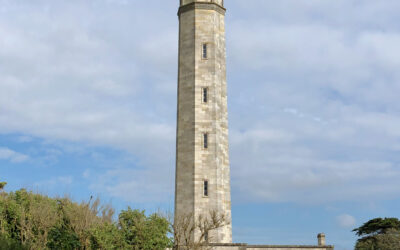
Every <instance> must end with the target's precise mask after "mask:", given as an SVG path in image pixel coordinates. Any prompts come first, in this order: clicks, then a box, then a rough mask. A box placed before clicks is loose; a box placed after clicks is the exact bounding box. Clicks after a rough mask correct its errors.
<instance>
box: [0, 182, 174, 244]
mask: <svg viewBox="0 0 400 250" xmlns="http://www.w3.org/2000/svg"><path fill="white" fill-rule="evenodd" d="M113 215H114V210H113V208H112V207H111V206H110V205H107V204H106V205H104V204H101V202H100V200H99V199H90V200H89V201H87V202H81V203H76V202H73V201H71V199H70V198H67V197H65V198H50V197H48V196H45V195H41V194H36V193H33V192H29V191H27V190H25V189H21V190H18V191H16V192H9V193H7V192H1V193H0V250H2V249H17V250H18V249H35V250H36V249H107V250H108V249H143V250H158V249H160V250H161V249H162V250H164V249H165V248H167V247H171V246H172V239H171V238H169V237H168V236H169V235H170V233H171V226H170V224H169V221H168V220H167V219H166V218H165V217H163V216H161V215H159V214H152V215H149V216H147V215H146V214H145V212H144V211H139V210H133V209H131V208H128V209H126V210H123V211H121V213H120V214H119V216H118V219H117V220H116V221H113Z"/></svg>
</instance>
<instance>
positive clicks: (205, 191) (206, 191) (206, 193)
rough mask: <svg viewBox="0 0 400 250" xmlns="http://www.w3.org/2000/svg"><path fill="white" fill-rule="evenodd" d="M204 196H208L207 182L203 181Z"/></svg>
mask: <svg viewBox="0 0 400 250" xmlns="http://www.w3.org/2000/svg"><path fill="white" fill-rule="evenodd" d="M203 194H204V196H208V181H207V180H205V181H204V193H203Z"/></svg>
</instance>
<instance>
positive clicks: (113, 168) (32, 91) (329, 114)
mask: <svg viewBox="0 0 400 250" xmlns="http://www.w3.org/2000/svg"><path fill="white" fill-rule="evenodd" d="M178 5H179V1H178V0H151V1H150V0H148V1H143V0H56V1H49V0H35V1H32V0H0V181H6V182H8V185H7V186H6V190H7V191H15V190H18V189H20V188H27V189H30V190H33V191H35V192H40V193H45V194H49V195H52V196H63V195H69V196H71V197H73V198H74V199H75V200H77V201H81V200H88V199H89V197H90V196H91V195H95V196H99V197H100V198H101V199H102V200H103V201H104V202H111V203H112V204H113V206H114V207H115V208H116V209H117V210H121V209H126V208H127V207H128V206H130V207H132V208H138V209H146V211H147V212H149V213H151V212H156V211H159V210H162V211H173V200H174V171H175V131H176V92H177V57H178V56H177V51H178V18H177V15H176V14H177V10H178ZM225 7H226V8H227V13H226V38H227V40H226V41H227V78H228V79H227V80H228V106H229V107H228V108H229V129H230V131H229V133H230V135H229V140H230V161H231V186H232V219H233V238H234V241H235V242H246V243H251V244H308V245H311V244H316V243H317V238H316V236H317V234H318V233H321V232H324V233H325V234H326V235H327V243H328V244H334V245H335V249H338V250H348V249H352V248H353V246H354V243H355V241H356V237H355V235H354V233H353V232H351V230H352V229H353V228H355V227H358V226H360V225H362V224H363V223H364V222H366V221H368V220H369V219H372V218H375V217H400V181H399V178H400V154H399V153H400V102H399V101H398V99H399V98H398V97H399V93H400V71H399V70H398V69H399V68H400V49H399V47H398V46H399V44H400V17H399V15H398V10H399V9H400V1H398V0H385V1H376V0H363V1H359V0H279V1H276V0H245V1H244V0H225Z"/></svg>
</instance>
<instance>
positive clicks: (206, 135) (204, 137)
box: [203, 133, 208, 148]
mask: <svg viewBox="0 0 400 250" xmlns="http://www.w3.org/2000/svg"><path fill="white" fill-rule="evenodd" d="M203 147H204V148H208V134H207V133H205V134H203Z"/></svg>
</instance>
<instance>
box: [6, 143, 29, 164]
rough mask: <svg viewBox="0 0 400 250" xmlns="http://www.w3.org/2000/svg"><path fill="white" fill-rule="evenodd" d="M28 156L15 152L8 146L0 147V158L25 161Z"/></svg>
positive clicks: (19, 161) (16, 161) (18, 161)
mask: <svg viewBox="0 0 400 250" xmlns="http://www.w3.org/2000/svg"><path fill="white" fill-rule="evenodd" d="M28 159H29V156H27V155H25V154H21V153H18V152H15V151H13V150H11V149H9V148H5V147H0V160H9V161H11V162H14V163H21V162H24V161H27V160H28Z"/></svg>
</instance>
